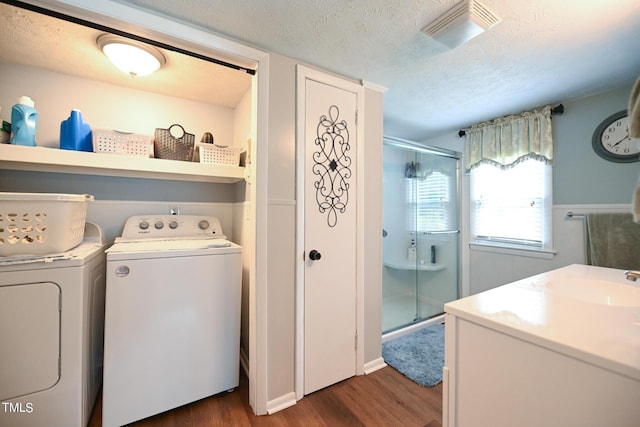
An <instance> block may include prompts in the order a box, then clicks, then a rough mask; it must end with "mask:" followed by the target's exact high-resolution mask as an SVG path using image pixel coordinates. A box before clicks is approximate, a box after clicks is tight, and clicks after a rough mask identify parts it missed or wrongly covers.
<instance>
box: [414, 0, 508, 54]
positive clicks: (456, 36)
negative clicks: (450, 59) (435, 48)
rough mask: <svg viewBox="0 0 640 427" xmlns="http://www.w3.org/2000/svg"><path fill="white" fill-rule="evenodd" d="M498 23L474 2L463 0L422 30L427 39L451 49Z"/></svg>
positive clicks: (486, 10)
mask: <svg viewBox="0 0 640 427" xmlns="http://www.w3.org/2000/svg"><path fill="white" fill-rule="evenodd" d="M498 22H500V19H499V18H498V17H496V16H495V15H494V14H493V13H491V11H489V9H487V8H486V7H485V6H484V5H483V4H481V3H480V2H478V1H476V0H463V1H461V2H460V3H458V4H456V5H455V6H453V7H452V8H451V9H449V10H447V11H446V12H445V14H444V15H442V16H441V17H439V18H437V19H436V20H435V21H433V22H432V23H430V24H429V25H427V26H426V27H424V28H423V29H422V32H423V33H426V34H427V35H428V36H429V37H431V38H433V39H434V40H437V41H439V42H440V43H442V44H443V45H445V46H447V47H449V48H450V49H453V48H455V47H458V46H460V45H461V44H464V43H466V42H468V41H469V40H471V39H472V38H474V37H475V36H477V35H479V34H482V33H483V32H484V31H485V30H487V29H489V28H490V27H492V26H494V25H495V24H497V23H498Z"/></svg>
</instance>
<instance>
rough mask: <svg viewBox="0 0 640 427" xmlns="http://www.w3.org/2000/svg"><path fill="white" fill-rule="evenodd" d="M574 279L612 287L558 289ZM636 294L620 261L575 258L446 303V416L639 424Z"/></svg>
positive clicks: (520, 425)
mask: <svg viewBox="0 0 640 427" xmlns="http://www.w3.org/2000/svg"><path fill="white" fill-rule="evenodd" d="M607 270H608V271H607ZM616 274H618V276H617V275H616ZM581 275H584V276H581ZM599 275H601V276H602V277H600V276H599ZM607 275H611V277H612V278H613V279H614V280H616V282H615V283H614V282H609V281H608V280H609V279H607V278H606V277H605V276H607ZM580 277H583V278H584V280H583V279H581V278H580ZM594 277H595V279H594ZM571 280H576V281H580V280H583V282H581V283H583V285H584V286H585V287H589V286H591V285H596V287H597V286H600V284H603V283H604V284H606V286H603V289H605V290H604V291H602V290H597V292H595V294H598V293H599V292H605V293H607V291H606V289H612V292H613V293H610V294H609V295H604V298H603V299H602V300H598V298H594V297H593V295H594V292H591V293H590V294H589V300H588V301H587V300H586V299H584V298H582V299H581V298H579V297H578V298H571V297H567V295H566V293H565V292H557V290H556V287H557V286H561V284H562V283H563V282H565V281H568V282H569V281H571ZM598 282H601V283H600V284H599V283H598ZM609 285H611V287H609ZM621 287H628V288H621ZM614 288H617V289H618V290H619V289H621V290H622V291H624V292H623V293H622V294H621V295H622V296H623V297H624V298H623V299H617V300H616V299H615V297H617V295H614V294H615V292H618V291H617V290H616V289H614ZM585 293H588V292H586V288H585ZM612 295H613V296H612ZM638 298H640V288H638V287H633V286H631V285H627V284H625V283H624V274H623V272H622V271H621V270H612V269H600V268H598V267H590V266H569V267H565V268H564V269H559V270H555V271H553V272H549V273H544V274H542V275H538V276H534V277H532V278H529V279H524V280H521V281H518V282H514V283H512V284H509V285H505V286H502V287H499V288H496V289H492V290H490V291H487V292H483V293H481V294H477V295H474V296H471V297H467V298H463V299H461V300H458V301H454V302H451V303H449V304H447V305H445V311H446V324H445V328H446V329H445V368H444V370H443V373H444V375H443V390H444V396H443V425H444V426H445V427H453V426H457V427H485V426H486V427H489V426H490V427H500V426H505V427H529V426H531V427H540V426H546V427H551V426H557V427H571V426H576V427H588V426H594V427H596V426H597V427H603V426H611V427H626V426H628V427H637V426H640V305H638V304H637V302H638ZM606 301H610V302H611V303H602V302H606Z"/></svg>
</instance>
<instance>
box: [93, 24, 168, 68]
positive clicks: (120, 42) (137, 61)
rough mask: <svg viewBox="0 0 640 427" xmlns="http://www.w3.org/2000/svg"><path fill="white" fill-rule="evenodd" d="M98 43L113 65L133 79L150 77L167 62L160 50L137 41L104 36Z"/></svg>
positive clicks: (110, 35)
mask: <svg viewBox="0 0 640 427" xmlns="http://www.w3.org/2000/svg"><path fill="white" fill-rule="evenodd" d="M97 43H98V47H99V48H100V49H101V50H102V51H103V52H104V54H105V55H106V56H107V58H109V60H110V61H111V62H112V63H113V65H115V66H116V67H117V68H118V69H119V70H121V71H123V72H124V73H127V74H129V75H130V76H132V77H141V76H146V75H149V74H151V73H153V72H154V71H157V70H158V69H159V68H160V67H161V66H162V65H164V64H165V62H166V61H165V58H164V56H163V55H162V53H161V52H160V51H159V50H158V49H155V48H153V47H152V46H148V45H145V44H143V43H139V42H136V41H135V40H130V39H126V38H123V37H118V36H115V35H112V34H103V35H101V36H100V37H98V40H97Z"/></svg>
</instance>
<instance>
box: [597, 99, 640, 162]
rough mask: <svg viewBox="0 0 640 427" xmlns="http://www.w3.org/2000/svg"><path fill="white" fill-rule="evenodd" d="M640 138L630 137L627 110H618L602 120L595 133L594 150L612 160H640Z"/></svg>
mask: <svg viewBox="0 0 640 427" xmlns="http://www.w3.org/2000/svg"><path fill="white" fill-rule="evenodd" d="M639 143H640V140H638V139H634V138H631V137H629V119H628V117H627V110H622V111H618V112H617V113H615V114H612V115H610V116H609V117H607V118H606V119H604V120H603V121H602V123H600V124H599V125H598V127H597V128H596V130H595V132H594V133H593V139H592V145H593V150H594V151H595V152H596V154H598V155H599V156H600V157H602V158H603V159H606V160H610V161H612V162H621V163H627V162H637V161H638V160H640V144H639Z"/></svg>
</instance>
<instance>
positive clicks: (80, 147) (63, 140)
mask: <svg viewBox="0 0 640 427" xmlns="http://www.w3.org/2000/svg"><path fill="white" fill-rule="evenodd" d="M60 148H62V149H63V150H76V151H93V141H92V139H91V126H89V124H88V123H85V122H84V121H83V120H82V113H81V112H80V110H71V113H70V114H69V118H68V119H67V120H64V121H62V122H60Z"/></svg>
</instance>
